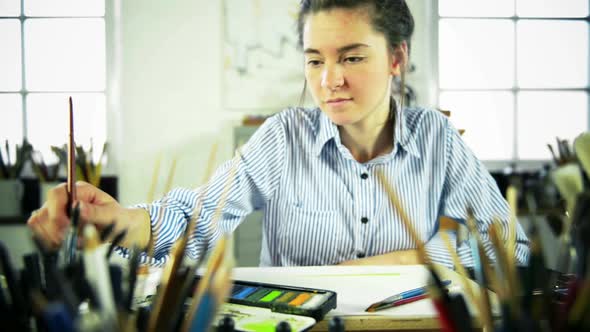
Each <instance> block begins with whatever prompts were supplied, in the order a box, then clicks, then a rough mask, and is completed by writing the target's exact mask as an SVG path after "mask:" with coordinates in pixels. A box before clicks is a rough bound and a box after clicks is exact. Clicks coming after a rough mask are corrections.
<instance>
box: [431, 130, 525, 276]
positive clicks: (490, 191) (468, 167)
mask: <svg viewBox="0 0 590 332" xmlns="http://www.w3.org/2000/svg"><path fill="white" fill-rule="evenodd" d="M446 126H447V130H446V146H445V149H446V153H445V160H444V162H445V163H446V172H445V174H446V177H445V182H444V185H443V192H442V196H441V200H440V202H441V205H440V210H439V211H440V212H439V215H442V216H447V217H449V218H451V219H453V220H456V221H457V222H459V223H461V224H463V225H465V220H466V219H467V211H466V210H467V207H468V206H470V207H471V208H472V209H473V213H474V217H475V220H476V227H477V231H478V232H479V236H480V238H481V240H482V243H483V248H484V251H485V254H486V255H487V256H488V257H489V258H490V260H491V261H492V262H495V260H496V257H495V254H494V249H493V245H492V243H491V240H490V238H489V236H488V229H489V227H490V226H491V225H492V222H493V221H494V219H495V218H497V219H498V220H500V224H501V226H502V234H503V240H504V241H507V240H508V227H509V222H510V210H509V207H508V203H507V202H506V200H505V199H504V198H503V197H502V195H501V193H500V190H499V189H498V186H497V184H496V182H495V181H494V179H493V178H492V176H491V175H490V173H489V172H488V171H487V169H486V168H485V166H484V165H483V163H481V161H479V160H478V159H477V157H476V156H475V155H474V154H473V152H472V151H471V150H470V149H469V148H468V147H467V145H466V144H465V142H464V141H463V139H462V138H461V136H460V135H459V133H458V131H457V130H456V129H455V128H454V127H453V126H452V125H451V124H450V122H449V121H448V120H446ZM515 228H516V250H515V253H514V255H515V258H516V262H517V264H519V265H524V264H526V263H527V261H528V256H529V241H528V239H527V237H526V235H525V233H524V231H523V229H522V227H521V226H520V224H519V223H518V222H517V223H516V227H515ZM451 235H452V237H451V239H454V241H451V242H452V244H453V246H455V249H456V250H457V253H458V255H459V257H460V259H461V262H462V264H463V265H464V266H473V256H472V254H471V253H472V248H471V246H470V245H469V243H470V241H469V239H468V238H467V239H464V240H462V241H461V242H457V241H456V237H455V234H451ZM426 250H427V252H428V253H429V255H430V257H431V259H432V260H433V261H435V262H437V263H440V264H443V265H446V266H448V267H453V263H452V258H451V255H450V253H449V252H448V251H447V249H446V246H445V245H444V242H443V241H442V239H441V237H440V232H437V233H436V234H435V235H434V236H433V237H432V238H431V239H430V240H429V241H428V243H427V244H426Z"/></svg>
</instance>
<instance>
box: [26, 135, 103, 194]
mask: <svg viewBox="0 0 590 332" xmlns="http://www.w3.org/2000/svg"><path fill="white" fill-rule="evenodd" d="M107 149H108V143H104V144H103V146H102V150H101V152H100V154H99V155H98V158H96V156H95V153H94V144H93V143H92V142H91V143H90V147H89V148H88V149H87V150H85V148H84V147H83V146H82V145H78V144H76V147H75V150H76V174H77V180H83V181H86V182H88V183H90V184H92V185H93V186H97V187H98V186H99V185H100V176H101V174H102V167H103V164H104V160H105V157H106V153H107ZM51 151H53V153H54V154H55V155H57V157H58V159H59V163H58V165H60V164H62V165H65V164H66V162H67V158H68V146H67V145H64V146H62V147H59V146H52V147H51ZM33 162H34V163H35V164H37V165H38V168H41V167H39V166H41V165H43V163H42V162H43V159H41V158H39V157H38V156H37V157H36V158H35V159H34V160H33ZM40 178H41V177H40ZM56 178H57V172H56V173H55V177H54V179H56ZM50 181H51V180H50Z"/></svg>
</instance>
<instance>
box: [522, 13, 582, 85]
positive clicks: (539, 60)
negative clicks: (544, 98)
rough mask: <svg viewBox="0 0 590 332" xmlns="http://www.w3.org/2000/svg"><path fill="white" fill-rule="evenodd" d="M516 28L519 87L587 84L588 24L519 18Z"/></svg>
mask: <svg viewBox="0 0 590 332" xmlns="http://www.w3.org/2000/svg"><path fill="white" fill-rule="evenodd" d="M517 27H518V29H517V31H518V84H519V86H520V87H524V88H555V87H560V88H561V87H572V88H578V87H586V86H587V84H588V23H586V22H571V21H570V22H567V21H543V20H541V21H521V22H519V23H518V25H517Z"/></svg>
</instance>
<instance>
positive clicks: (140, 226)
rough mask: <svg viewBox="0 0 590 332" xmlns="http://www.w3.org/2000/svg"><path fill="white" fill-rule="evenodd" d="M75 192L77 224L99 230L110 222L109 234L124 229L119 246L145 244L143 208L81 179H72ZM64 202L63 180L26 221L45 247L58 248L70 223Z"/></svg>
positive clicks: (147, 227) (146, 230) (146, 222)
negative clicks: (126, 204) (124, 202)
mask: <svg viewBox="0 0 590 332" xmlns="http://www.w3.org/2000/svg"><path fill="white" fill-rule="evenodd" d="M76 195H77V197H76V198H77V201H76V202H74V204H76V203H77V202H79V203H80V225H79V226H80V227H83V226H84V224H86V223H92V224H94V225H95V226H96V227H97V229H98V230H99V231H100V230H102V229H104V228H105V227H106V226H108V225H110V224H111V223H113V222H114V223H115V228H114V231H113V232H112V233H111V238H112V236H114V235H115V234H118V233H119V232H121V231H122V230H124V229H126V230H127V235H126V237H125V239H124V240H123V242H122V243H121V245H122V246H125V247H131V246H133V245H134V244H135V245H137V246H139V247H140V248H145V247H146V246H147V244H148V242H149V238H150V232H151V230H150V219H149V214H148V213H147V212H146V211H145V210H143V209H126V208H123V207H121V205H120V204H119V203H118V202H117V201H116V200H115V199H114V198H113V197H111V196H110V195H109V194H107V193H105V192H104V191H102V190H100V189H98V188H96V187H94V186H92V185H91V184H89V183H86V182H82V181H78V182H76ZM67 205H68V194H67V190H66V184H65V183H63V184H60V185H58V186H56V187H54V188H52V189H51V190H50V191H49V192H48V195H47V201H46V202H45V204H43V206H42V207H41V208H40V209H39V210H36V211H35V212H33V214H32V215H31V217H30V218H29V220H28V222H27V224H28V225H29V227H30V228H31V230H32V231H33V233H34V234H35V237H36V238H38V239H39V240H41V242H42V243H43V244H44V245H45V246H46V247H47V248H49V249H58V248H59V247H60V246H61V244H62V242H63V241H64V238H65V236H66V232H67V229H68V227H69V225H70V219H69V217H68V215H67V210H68V206H67Z"/></svg>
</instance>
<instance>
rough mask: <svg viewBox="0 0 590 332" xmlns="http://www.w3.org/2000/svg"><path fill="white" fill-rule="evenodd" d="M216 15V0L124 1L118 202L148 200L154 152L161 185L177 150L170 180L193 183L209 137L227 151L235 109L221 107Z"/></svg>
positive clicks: (201, 166) (222, 152)
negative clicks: (229, 109) (159, 171)
mask: <svg viewBox="0 0 590 332" xmlns="http://www.w3.org/2000/svg"><path fill="white" fill-rule="evenodd" d="M220 18H221V7H220V6H219V5H217V4H216V2H213V1H206V0H198V1H195V0H175V1H159V0H147V1H146V0H125V1H121V22H120V23H121V46H122V48H121V54H122V61H121V68H120V69H121V76H120V78H121V97H120V110H119V112H120V113H119V114H120V122H119V124H118V125H117V127H118V129H117V130H118V131H119V132H118V133H117V134H120V135H116V136H117V137H119V141H118V142H116V149H117V150H116V164H117V173H118V175H119V179H120V185H119V188H120V199H121V202H122V203H124V204H131V203H135V202H142V201H145V200H146V196H147V194H146V193H147V191H148V188H149V186H150V183H151V177H152V172H153V169H154V163H155V159H156V157H157V155H158V154H159V153H163V157H164V158H163V159H164V160H163V162H162V167H161V171H162V174H163V175H162V176H161V179H160V180H161V186H160V188H163V183H164V181H165V178H166V176H167V172H168V169H169V167H170V164H171V160H172V159H173V158H174V157H175V156H177V157H178V158H179V159H178V164H177V171H176V176H175V180H174V183H175V184H177V185H183V186H193V185H196V184H198V183H199V182H200V180H201V178H202V176H203V173H204V169H205V164H206V161H207V159H208V155H209V151H210V147H211V144H212V142H214V141H215V140H218V139H221V140H222V142H223V143H224V144H222V146H221V147H222V148H221V149H220V152H219V155H220V158H223V159H225V158H227V157H228V156H229V155H230V151H229V147H230V144H229V142H230V139H231V136H230V127H231V125H232V124H233V123H234V122H233V121H230V120H231V119H232V118H233V119H238V118H239V117H240V115H239V114H233V113H228V112H224V110H223V109H221V106H220V105H221V98H220V85H221V83H220V61H221V36H220V32H221V29H220ZM219 160H221V159H219Z"/></svg>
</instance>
